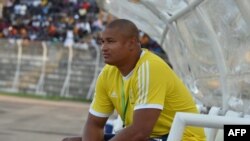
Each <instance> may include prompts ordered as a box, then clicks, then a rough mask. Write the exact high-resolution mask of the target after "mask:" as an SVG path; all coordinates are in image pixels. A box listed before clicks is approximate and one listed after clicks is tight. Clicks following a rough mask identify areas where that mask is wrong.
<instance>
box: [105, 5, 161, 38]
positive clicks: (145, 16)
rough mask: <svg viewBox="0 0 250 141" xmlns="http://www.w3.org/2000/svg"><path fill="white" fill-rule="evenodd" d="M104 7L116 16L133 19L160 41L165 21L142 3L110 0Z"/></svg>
mask: <svg viewBox="0 0 250 141" xmlns="http://www.w3.org/2000/svg"><path fill="white" fill-rule="evenodd" d="M104 9H106V10H107V11H109V12H110V13H112V14H113V15H114V16H116V17H119V18H125V19H129V20H132V21H133V22H134V23H135V24H136V25H137V26H138V27H139V28H140V29H141V30H142V31H144V32H146V33H147V34H149V35H150V36H151V37H152V38H153V39H155V40H156V41H157V42H159V41H160V37H161V35H162V32H163V29H164V28H165V23H164V21H161V20H160V19H159V18H158V17H157V16H156V15H154V14H153V13H152V12H151V11H150V10H149V9H147V8H145V6H143V5H142V4H140V3H132V2H129V1H127V0H119V1H117V0H108V2H107V1H106V3H105V4H104Z"/></svg>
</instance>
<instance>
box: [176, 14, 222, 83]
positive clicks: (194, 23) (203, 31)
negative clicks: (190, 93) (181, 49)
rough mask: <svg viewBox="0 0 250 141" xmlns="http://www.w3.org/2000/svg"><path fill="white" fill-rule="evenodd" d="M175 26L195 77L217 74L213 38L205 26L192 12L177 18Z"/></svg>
mask: <svg viewBox="0 0 250 141" xmlns="http://www.w3.org/2000/svg"><path fill="white" fill-rule="evenodd" d="M177 26H178V29H179V32H180V35H181V38H182V39H183V41H184V44H185V47H186V50H187V57H188V58H187V59H188V61H189V63H190V69H191V71H192V72H193V73H194V75H195V78H200V77H209V76H214V75H218V73H219V69H218V67H217V64H216V57H215V54H214V49H213V46H214V43H213V42H211V41H212V40H213V39H211V37H210V36H209V35H208V30H207V27H206V26H205V25H204V24H203V23H202V22H201V21H200V19H199V17H198V16H197V15H196V14H195V13H194V12H192V13H189V14H188V15H186V16H185V17H182V18H180V19H179V20H177Z"/></svg>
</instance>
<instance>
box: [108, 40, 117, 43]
mask: <svg viewBox="0 0 250 141" xmlns="http://www.w3.org/2000/svg"><path fill="white" fill-rule="evenodd" d="M114 42H115V41H114V40H108V41H107V43H114Z"/></svg>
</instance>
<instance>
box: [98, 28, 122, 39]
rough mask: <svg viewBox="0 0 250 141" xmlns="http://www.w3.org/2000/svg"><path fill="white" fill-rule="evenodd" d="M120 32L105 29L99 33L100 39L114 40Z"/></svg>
mask: <svg viewBox="0 0 250 141" xmlns="http://www.w3.org/2000/svg"><path fill="white" fill-rule="evenodd" d="M121 33H122V32H121V31H120V30H119V29H118V28H107V29H105V30H104V31H103V32H102V33H101V37H109V38H114V37H116V36H119V35H121Z"/></svg>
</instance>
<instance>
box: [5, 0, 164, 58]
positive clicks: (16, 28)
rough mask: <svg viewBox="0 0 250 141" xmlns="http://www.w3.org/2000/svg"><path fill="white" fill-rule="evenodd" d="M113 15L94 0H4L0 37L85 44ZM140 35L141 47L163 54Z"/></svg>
mask: <svg viewBox="0 0 250 141" xmlns="http://www.w3.org/2000/svg"><path fill="white" fill-rule="evenodd" d="M112 18H113V17H112V16H110V15H109V14H107V13H105V12H104V11H102V10H100V9H99V8H98V6H97V4H96V2H95V0H6V2H5V4H4V6H3V11H2V18H1V19H0V38H8V39H24V40H34V41H36V40H39V41H53V42H64V45H65V46H67V45H70V44H75V45H77V44H79V43H83V44H82V45H83V46H82V45H81V46H82V47H84V44H85V43H84V42H86V39H88V41H90V42H91V43H92V44H95V43H93V42H95V41H96V39H97V38H98V36H99V33H100V31H102V30H103V29H104V27H105V25H106V24H107V23H108V22H109V21H111V20H112ZM140 37H141V38H140V39H141V44H142V47H143V48H148V49H149V50H152V51H154V52H156V53H157V54H165V52H164V51H163V50H162V48H161V47H160V45H159V44H157V42H155V41H154V40H152V39H151V38H150V37H149V36H148V35H147V34H146V33H143V32H142V34H141V36H140ZM96 43H97V42H96ZM85 46H86V44H85Z"/></svg>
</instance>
